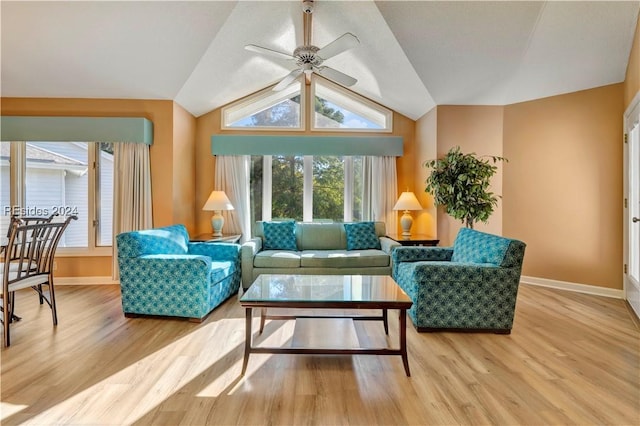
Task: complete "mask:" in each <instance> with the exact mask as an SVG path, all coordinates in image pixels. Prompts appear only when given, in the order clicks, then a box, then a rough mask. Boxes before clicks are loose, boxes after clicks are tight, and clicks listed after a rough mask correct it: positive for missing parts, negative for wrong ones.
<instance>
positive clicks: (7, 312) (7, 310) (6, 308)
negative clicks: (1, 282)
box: [2, 292, 11, 347]
mask: <svg viewBox="0 0 640 426" xmlns="http://www.w3.org/2000/svg"><path fill="white" fill-rule="evenodd" d="M10 297H11V296H10V293H9V292H5V294H3V296H2V326H3V333H2V334H3V337H4V345H5V346H6V347H8V346H9V345H10V344H11V341H10V339H9V323H11V305H10V303H9V298H10Z"/></svg>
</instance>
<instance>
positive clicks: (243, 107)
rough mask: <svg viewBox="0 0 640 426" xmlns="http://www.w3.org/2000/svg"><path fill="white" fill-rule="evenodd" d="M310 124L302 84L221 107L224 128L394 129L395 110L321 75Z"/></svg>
mask: <svg viewBox="0 0 640 426" xmlns="http://www.w3.org/2000/svg"><path fill="white" fill-rule="evenodd" d="M311 87H312V96H311V97H310V98H311V99H312V100H313V101H309V102H308V103H309V104H311V105H310V110H311V126H307V125H306V123H305V121H304V120H305V119H304V117H305V114H304V111H305V105H306V104H305V97H304V90H303V86H302V83H301V82H300V81H296V82H294V83H293V84H291V85H289V86H288V87H286V88H285V89H284V90H281V91H278V92H274V91H273V90H271V88H267V89H264V90H262V91H260V92H258V93H256V94H254V95H251V96H249V97H247V98H245V99H242V100H240V101H237V102H234V103H232V104H230V105H228V106H226V107H224V108H222V128H223V129H236V130H237V129H243V130H304V129H306V128H308V127H310V128H311V130H320V131H341V132H349V131H355V132H378V133H380V132H391V131H392V129H393V112H392V111H391V110H389V109H387V108H385V107H383V106H381V105H378V104H376V103H375V102H372V101H370V100H368V99H366V98H364V97H362V96H359V95H357V94H355V93H354V92H351V91H350V90H348V89H345V88H344V87H342V86H339V85H337V84H335V83H332V82H330V81H329V80H326V79H324V78H322V77H317V76H314V77H313V79H312V86H311Z"/></svg>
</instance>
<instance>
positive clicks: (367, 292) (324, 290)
mask: <svg viewBox="0 0 640 426" xmlns="http://www.w3.org/2000/svg"><path fill="white" fill-rule="evenodd" d="M240 305H242V306H243V307H244V308H245V309H246V340H245V347H244V361H243V364H242V374H243V375H244V373H245V372H246V370H247V364H248V363H249V355H250V354H252V353H269V354H331V355H345V354H351V355H400V356H401V357H402V362H403V364H404V370H405V372H406V374H407V376H410V375H411V374H410V372H409V359H408V357H407V330H406V326H407V315H406V312H407V309H409V308H410V307H411V305H412V302H411V299H410V298H409V296H407V295H406V294H405V292H404V291H403V290H402V289H401V288H400V287H399V286H398V284H397V283H396V282H395V281H394V280H393V278H391V277H389V276H362V275H260V276H259V277H258V278H257V279H256V280H255V282H254V283H253V284H251V287H249V289H248V290H247V291H246V292H245V293H244V295H243V296H242V297H241V298H240ZM253 308H261V311H260V333H262V331H263V329H264V322H265V320H266V319H296V318H351V319H353V320H361V321H362V320H364V321H367V320H369V321H371V320H376V321H382V322H383V325H384V331H385V333H386V334H389V324H388V321H387V310H388V309H398V310H399V311H400V327H399V348H388V347H381V348H340V349H337V348H336V349H333V348H324V347H323V348H318V347H315V348H308V347H263V346H253V345H252V338H253V333H252V331H251V326H252V322H253ZM268 308H291V309H349V310H351V309H354V310H357V309H373V310H378V309H380V310H382V315H380V316H370V315H357V316H329V315H327V316H317V315H313V316H303V315H300V316H296V315H276V316H270V315H267V309H268Z"/></svg>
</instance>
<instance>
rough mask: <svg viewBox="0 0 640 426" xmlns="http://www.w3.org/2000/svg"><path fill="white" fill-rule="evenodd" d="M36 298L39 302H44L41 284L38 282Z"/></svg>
mask: <svg viewBox="0 0 640 426" xmlns="http://www.w3.org/2000/svg"><path fill="white" fill-rule="evenodd" d="M38 298H39V299H40V304H41V305H42V303H43V302H44V296H43V295H42V284H38Z"/></svg>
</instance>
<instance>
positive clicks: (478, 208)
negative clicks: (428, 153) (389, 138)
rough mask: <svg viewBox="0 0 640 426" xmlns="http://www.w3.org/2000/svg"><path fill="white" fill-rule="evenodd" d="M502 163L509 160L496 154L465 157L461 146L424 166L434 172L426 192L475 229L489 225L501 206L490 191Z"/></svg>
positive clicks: (428, 179) (428, 180)
mask: <svg viewBox="0 0 640 426" xmlns="http://www.w3.org/2000/svg"><path fill="white" fill-rule="evenodd" d="M498 161H508V160H507V159H506V158H504V157H497V156H492V155H491V156H483V157H478V156H477V155H476V154H475V153H470V154H463V153H462V152H461V151H460V147H458V146H456V147H454V148H451V149H450V150H449V152H448V153H447V155H445V156H444V158H441V159H436V160H430V161H426V162H425V163H424V166H425V167H427V168H429V169H431V174H430V175H429V177H428V178H427V181H426V183H427V187H426V189H425V191H426V192H429V193H431V194H432V195H433V198H434V202H435V204H436V206H440V205H442V206H445V208H446V211H447V214H449V215H450V216H452V217H454V218H455V219H458V220H461V221H462V223H463V224H464V225H465V226H466V227H468V228H473V224H474V223H475V222H478V221H482V222H487V220H488V219H489V216H491V213H493V209H494V207H495V206H496V205H497V204H498V197H499V196H497V195H495V194H494V193H493V192H491V191H489V183H490V181H491V177H492V176H493V175H494V174H495V173H496V171H497V170H498V167H497V166H496V165H495V163H497V162H498Z"/></svg>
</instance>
